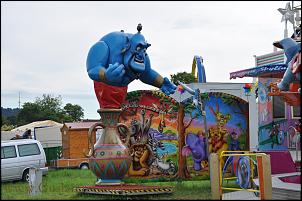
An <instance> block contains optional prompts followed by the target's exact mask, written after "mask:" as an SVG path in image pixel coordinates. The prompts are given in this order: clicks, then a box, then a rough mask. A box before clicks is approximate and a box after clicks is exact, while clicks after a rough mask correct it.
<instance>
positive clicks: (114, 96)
mask: <svg viewBox="0 0 302 201" xmlns="http://www.w3.org/2000/svg"><path fill="white" fill-rule="evenodd" d="M141 30H142V25H141V24H139V25H138V26H137V31H138V32H137V33H136V34H130V33H125V32H124V31H123V30H122V31H120V32H111V33H109V34H107V35H105V36H103V37H102V38H101V39H100V40H99V41H98V42H97V43H95V44H94V45H93V46H92V47H91V48H90V50H89V53H88V56H87V61H86V66H87V72H88V75H89V77H90V78H91V79H92V80H93V83H94V90H95V94H96V97H97V99H98V101H99V105H100V108H120V106H121V103H122V102H123V101H124V99H125V96H126V93H127V86H128V84H129V83H130V82H132V81H133V80H135V79H140V80H141V81H142V82H144V83H146V84H149V85H152V86H155V87H158V88H160V89H161V91H162V92H164V93H165V94H167V95H169V94H172V93H174V92H175V90H176V86H175V85H174V84H173V83H171V82H170V81H169V79H168V78H167V77H165V78H163V77H162V76H161V75H160V74H159V73H157V72H156V71H155V70H154V69H152V68H151V63H150V58H149V55H148V54H147V52H146V50H147V48H148V47H150V46H151V44H149V43H147V42H146V40H145V38H144V36H143V35H142V34H141Z"/></svg>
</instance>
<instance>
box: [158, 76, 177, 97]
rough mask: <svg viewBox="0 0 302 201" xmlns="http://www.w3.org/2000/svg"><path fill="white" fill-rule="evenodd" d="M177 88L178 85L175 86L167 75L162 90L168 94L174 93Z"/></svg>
mask: <svg viewBox="0 0 302 201" xmlns="http://www.w3.org/2000/svg"><path fill="white" fill-rule="evenodd" d="M176 88H177V87H176V86H175V84H173V83H172V82H170V80H169V79H168V78H167V77H165V78H164V82H163V85H162V87H161V88H160V90H161V91H162V92H164V93H165V94H166V95H170V94H174V92H175V90H176Z"/></svg>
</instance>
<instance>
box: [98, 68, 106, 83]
mask: <svg viewBox="0 0 302 201" xmlns="http://www.w3.org/2000/svg"><path fill="white" fill-rule="evenodd" d="M99 78H100V81H101V82H105V81H106V77H105V69H104V68H101V69H100V71H99Z"/></svg>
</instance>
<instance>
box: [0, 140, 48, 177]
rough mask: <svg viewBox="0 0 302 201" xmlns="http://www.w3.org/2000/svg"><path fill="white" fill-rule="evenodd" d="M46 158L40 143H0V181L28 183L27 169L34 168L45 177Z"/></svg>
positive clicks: (26, 141)
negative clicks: (40, 171)
mask: <svg viewBox="0 0 302 201" xmlns="http://www.w3.org/2000/svg"><path fill="white" fill-rule="evenodd" d="M45 164H46V156H45V153H44V149H43V147H42V145H41V143H40V142H39V141H37V140H33V139H18V140H7V141H1V181H9V180H21V179H22V180H24V181H29V168H31V167H35V168H40V170H42V174H43V175H46V174H47V172H48V167H45Z"/></svg>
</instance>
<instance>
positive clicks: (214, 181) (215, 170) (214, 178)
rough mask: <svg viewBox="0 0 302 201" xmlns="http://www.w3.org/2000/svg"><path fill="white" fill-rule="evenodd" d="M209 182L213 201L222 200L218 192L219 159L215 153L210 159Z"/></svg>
mask: <svg viewBox="0 0 302 201" xmlns="http://www.w3.org/2000/svg"><path fill="white" fill-rule="evenodd" d="M209 162H210V179H211V180H210V181H211V193H212V199H213V200H220V199H221V198H222V195H221V193H220V192H221V190H220V181H219V180H220V179H219V159H218V154H217V153H211V154H210V158H209Z"/></svg>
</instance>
